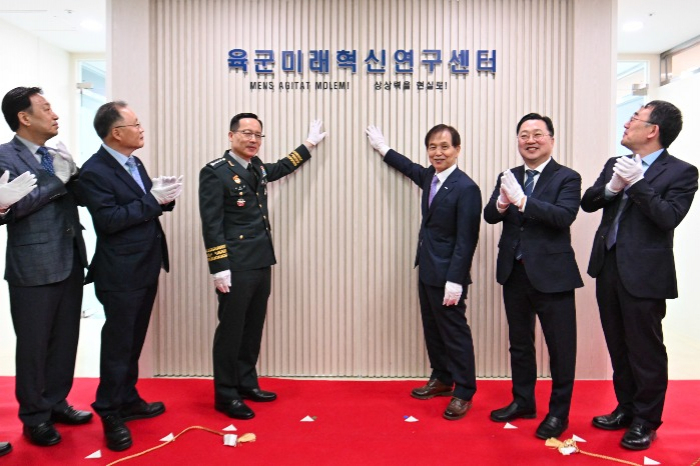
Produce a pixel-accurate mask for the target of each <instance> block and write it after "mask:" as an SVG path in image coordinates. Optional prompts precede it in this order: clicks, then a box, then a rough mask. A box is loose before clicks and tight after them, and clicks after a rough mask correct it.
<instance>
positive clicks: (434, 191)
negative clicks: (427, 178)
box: [428, 175, 440, 207]
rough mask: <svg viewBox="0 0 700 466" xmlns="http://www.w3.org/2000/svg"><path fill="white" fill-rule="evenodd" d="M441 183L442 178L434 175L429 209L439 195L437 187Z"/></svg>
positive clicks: (429, 196) (429, 197)
mask: <svg viewBox="0 0 700 466" xmlns="http://www.w3.org/2000/svg"><path fill="white" fill-rule="evenodd" d="M439 183H440V178H438V176H437V175H433V181H431V182H430V194H429V195H428V207H430V204H432V203H433V198H434V197H435V194H437V187H438V184H439Z"/></svg>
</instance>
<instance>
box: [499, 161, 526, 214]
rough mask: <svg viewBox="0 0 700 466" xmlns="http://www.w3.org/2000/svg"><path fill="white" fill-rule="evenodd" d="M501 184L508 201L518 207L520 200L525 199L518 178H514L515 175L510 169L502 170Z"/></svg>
mask: <svg viewBox="0 0 700 466" xmlns="http://www.w3.org/2000/svg"><path fill="white" fill-rule="evenodd" d="M501 186H503V188H504V189H505V192H506V196H507V197H508V200H509V201H510V203H511V204H514V205H515V206H517V207H518V208H520V205H521V203H522V201H523V200H525V193H524V192H523V188H522V186H520V183H518V180H516V179H515V175H513V172H512V171H510V170H506V171H504V172H503V176H502V177H501Z"/></svg>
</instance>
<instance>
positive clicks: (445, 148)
mask: <svg viewBox="0 0 700 466" xmlns="http://www.w3.org/2000/svg"><path fill="white" fill-rule="evenodd" d="M451 148H452V146H448V145H447V144H443V145H442V146H434V145H430V146H428V152H437V151H438V150H441V151H443V152H445V151H447V150H449V149H451Z"/></svg>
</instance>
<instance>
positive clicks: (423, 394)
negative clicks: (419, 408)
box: [411, 379, 452, 400]
mask: <svg viewBox="0 0 700 466" xmlns="http://www.w3.org/2000/svg"><path fill="white" fill-rule="evenodd" d="M411 396H412V397H413V398H418V399H419V400H429V399H431V398H433V397H436V396H452V386H451V385H445V384H444V383H442V382H440V381H439V380H438V379H430V380H428V383H426V384H425V385H423V386H422V387H418V388H414V389H413V390H411Z"/></svg>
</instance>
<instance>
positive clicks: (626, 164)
mask: <svg viewBox="0 0 700 466" xmlns="http://www.w3.org/2000/svg"><path fill="white" fill-rule="evenodd" d="M613 171H614V172H615V173H617V174H618V176H619V177H620V178H622V179H623V180H624V181H625V182H627V184H629V185H630V186H632V185H633V184H634V183H636V182H637V181H639V180H641V179H642V178H644V169H643V168H642V158H641V157H640V156H639V154H637V155H635V156H634V159H631V158H629V157H620V158H619V159H617V162H615V166H614V167H613Z"/></svg>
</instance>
